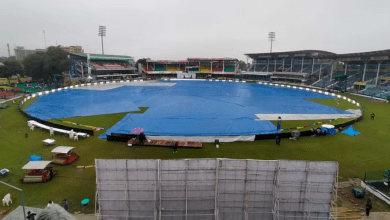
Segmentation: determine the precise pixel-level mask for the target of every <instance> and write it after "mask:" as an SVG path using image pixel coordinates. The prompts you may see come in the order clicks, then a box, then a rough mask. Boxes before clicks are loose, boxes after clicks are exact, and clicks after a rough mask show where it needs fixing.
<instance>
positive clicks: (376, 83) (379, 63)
mask: <svg viewBox="0 0 390 220" xmlns="http://www.w3.org/2000/svg"><path fill="white" fill-rule="evenodd" d="M377 62H378V70H377V72H376V80H375V86H377V85H378V77H379V70H380V68H381V63H382V61H377Z"/></svg>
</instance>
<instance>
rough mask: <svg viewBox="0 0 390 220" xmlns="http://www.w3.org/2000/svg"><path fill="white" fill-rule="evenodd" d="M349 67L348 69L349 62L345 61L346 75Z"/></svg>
mask: <svg viewBox="0 0 390 220" xmlns="http://www.w3.org/2000/svg"><path fill="white" fill-rule="evenodd" d="M347 69H348V62H345V71H344V75H347Z"/></svg>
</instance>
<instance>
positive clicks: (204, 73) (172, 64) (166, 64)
mask: <svg viewBox="0 0 390 220" xmlns="http://www.w3.org/2000/svg"><path fill="white" fill-rule="evenodd" d="M143 68H144V71H145V73H146V74H147V76H148V78H193V79H195V78H197V79H199V78H200V79H206V78H224V79H227V78H234V77H235V76H236V75H237V73H238V59H235V58H188V59H187V60H151V59H146V62H144V63H143Z"/></svg>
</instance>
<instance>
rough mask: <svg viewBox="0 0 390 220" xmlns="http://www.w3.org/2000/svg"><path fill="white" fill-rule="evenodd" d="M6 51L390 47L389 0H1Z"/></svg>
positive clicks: (0, 46) (161, 55)
mask: <svg viewBox="0 0 390 220" xmlns="http://www.w3.org/2000/svg"><path fill="white" fill-rule="evenodd" d="M0 8H1V13H0V23H1V26H0V27H1V31H0V56H8V52H7V43H9V44H10V48H11V55H12V54H14V51H13V49H14V47H15V46H24V47H25V48H28V49H36V48H44V47H45V42H44V36H43V30H45V32H46V42H47V46H50V45H59V44H61V45H81V46H82V47H83V48H84V50H85V52H89V53H101V39H100V37H98V36H97V33H98V27H99V25H105V26H107V36H106V37H105V38H104V51H105V54H120V55H130V56H134V57H135V58H136V59H138V58H144V57H150V58H151V59H186V58H187V57H234V58H239V59H244V60H246V57H245V56H244V54H245V53H266V52H269V49H270V43H269V42H268V32H271V31H274V32H276V41H275V42H274V45H273V51H275V52H276V51H289V50H304V49H317V50H326V51H331V52H335V53H352V52H361V51H373V50H383V49H389V48H390V1H389V0H305V1H304V0H301V1H300V0H297V1H295V0H267V1H262V0H224V1H222V0H167V1H165V0H137V1H135V0H127V1H117V0H103V1H101V0H65V1H53V0H33V1H26V0H1V1H0Z"/></svg>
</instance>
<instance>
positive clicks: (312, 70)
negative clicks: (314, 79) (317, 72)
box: [311, 57, 314, 75]
mask: <svg viewBox="0 0 390 220" xmlns="http://www.w3.org/2000/svg"><path fill="white" fill-rule="evenodd" d="M313 73H314V57H313V62H312V64H311V74H312V75H313Z"/></svg>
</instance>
